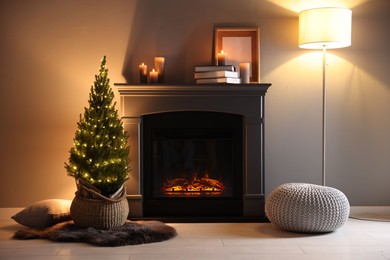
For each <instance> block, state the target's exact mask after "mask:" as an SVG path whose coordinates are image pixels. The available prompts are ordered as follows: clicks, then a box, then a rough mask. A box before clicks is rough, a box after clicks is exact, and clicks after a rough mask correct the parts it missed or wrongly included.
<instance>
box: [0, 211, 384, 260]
mask: <svg viewBox="0 0 390 260" xmlns="http://www.w3.org/2000/svg"><path fill="white" fill-rule="evenodd" d="M17 210H18V209H0V259H1V260H5V259H29V260H35V259H39V260H45V259H67V260H70V259H83V260H85V259H86V260H88V259H91V260H92V259H94V260H96V259H113V260H137V259H142V260H145V259H159V260H165V259H166V260H168V259H169V260H172V259H175V260H176V259H186V260H191V259H223V260H230V259H237V260H245V259H261V260H269V259H278V260H279V259H282V260H294V259H315V260H323V259H331V260H339V259H353V260H360V259H367V260H376V259H387V260H390V222H380V221H366V220H359V219H352V218H350V219H349V220H348V222H347V223H346V224H345V225H344V226H343V227H341V228H340V229H338V230H337V231H335V232H333V233H329V234H323V235H303V234H296V233H290V232H284V231H281V230H279V229H277V228H275V227H274V226H273V225H272V224H269V223H185V224H183V223H172V224H169V225H172V226H174V227H175V228H176V229H177V232H178V236H177V237H176V238H173V239H171V240H168V241H165V242H161V243H154V244H146V245H138V246H124V247H115V248H102V247H94V246H89V245H86V244H77V243H55V242H50V241H46V240H31V241H20V240H13V239H12V238H11V237H12V235H13V234H14V232H15V231H17V230H18V229H20V228H22V226H20V225H18V224H16V223H15V222H14V221H13V220H12V219H10V216H11V215H12V214H13V213H15V212H16V211H17Z"/></svg>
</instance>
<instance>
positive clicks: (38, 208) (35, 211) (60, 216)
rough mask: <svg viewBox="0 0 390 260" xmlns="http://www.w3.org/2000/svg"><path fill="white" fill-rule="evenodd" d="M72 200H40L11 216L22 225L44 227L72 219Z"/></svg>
mask: <svg viewBox="0 0 390 260" xmlns="http://www.w3.org/2000/svg"><path fill="white" fill-rule="evenodd" d="M71 203H72V201H71V200H61V199H48V200H41V201H38V202H36V203H34V204H32V205H31V206H28V207H27V208H25V209H23V210H22V211H20V212H18V213H16V214H15V215H14V216H12V217H11V218H12V219H13V220H15V221H16V222H18V223H19V224H21V225H24V226H27V227H31V228H37V229H43V228H46V227H50V226H53V225H55V224H57V223H60V222H63V221H67V220H71V217H70V205H71Z"/></svg>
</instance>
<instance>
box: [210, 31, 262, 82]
mask: <svg viewBox="0 0 390 260" xmlns="http://www.w3.org/2000/svg"><path fill="white" fill-rule="evenodd" d="M222 50H223V51H224V53H226V55H227V60H228V64H229V65H234V66H235V68H236V69H237V70H239V68H240V63H244V62H249V63H250V82H251V83H258V82H260V29H259V28H258V27H244V28H242V27H239V28H232V27H229V28H223V27H218V28H215V32H214V64H215V65H217V55H218V53H220V52H221V51H222Z"/></svg>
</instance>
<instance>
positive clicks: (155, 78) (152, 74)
mask: <svg viewBox="0 0 390 260" xmlns="http://www.w3.org/2000/svg"><path fill="white" fill-rule="evenodd" d="M149 81H150V83H157V82H158V72H157V71H156V70H155V69H153V70H152V71H151V72H149Z"/></svg>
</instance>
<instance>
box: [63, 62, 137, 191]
mask: <svg viewBox="0 0 390 260" xmlns="http://www.w3.org/2000/svg"><path fill="white" fill-rule="evenodd" d="M109 81H110V80H109V78H108V69H107V68H106V56H104V57H103V58H102V61H101V65H100V70H99V75H95V82H94V84H93V85H92V86H91V92H90V94H89V101H88V102H89V107H88V108H85V111H84V116H82V115H81V114H80V121H79V122H78V123H77V125H78V130H77V131H76V133H75V138H74V139H73V140H74V145H73V147H72V148H71V149H70V156H69V163H65V169H66V170H67V172H68V175H69V176H72V177H74V178H75V179H83V180H85V181H87V182H89V183H90V184H92V185H93V186H94V187H96V188H97V189H99V190H100V192H101V193H102V195H104V196H107V197H108V196H109V195H111V194H113V193H115V192H116V191H117V190H118V189H119V188H120V187H121V185H122V184H123V183H124V182H125V181H126V180H127V179H128V173H129V171H130V168H129V163H130V159H129V152H130V146H128V145H127V133H126V132H125V131H124V129H123V123H122V121H121V120H120V119H119V117H118V111H117V110H116V108H115V106H116V103H115V102H114V103H113V99H114V93H113V91H112V89H111V87H110V85H109Z"/></svg>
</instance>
